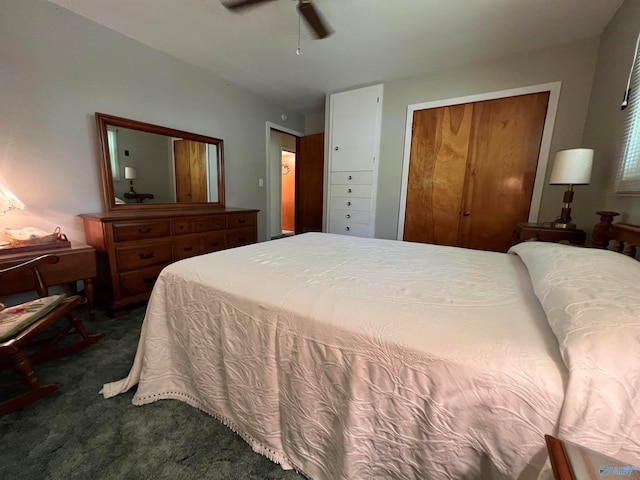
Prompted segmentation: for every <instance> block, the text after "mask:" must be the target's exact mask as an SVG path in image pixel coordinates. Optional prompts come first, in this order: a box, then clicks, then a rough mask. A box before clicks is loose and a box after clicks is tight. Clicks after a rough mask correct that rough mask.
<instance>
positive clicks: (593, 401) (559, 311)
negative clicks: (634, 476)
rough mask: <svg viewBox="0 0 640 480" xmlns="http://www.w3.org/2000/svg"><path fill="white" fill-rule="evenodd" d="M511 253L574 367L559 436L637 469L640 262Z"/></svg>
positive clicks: (530, 249)
mask: <svg viewBox="0 0 640 480" xmlns="http://www.w3.org/2000/svg"><path fill="white" fill-rule="evenodd" d="M511 252H512V253H515V254H517V255H519V256H520V257H521V258H522V260H523V261H524V262H525V264H526V265H527V267H528V271H529V274H530V276H531V280H532V282H533V286H534V290H535V292H536V295H537V296H538V298H539V299H540V302H541V304H542V306H543V308H544V310H545V312H546V314H547V318H548V321H549V324H550V325H551V327H552V329H553V331H554V333H555V334H556V337H557V338H558V342H559V345H560V351H561V352H562V356H563V359H564V362H565V364H566V365H567V367H568V368H569V372H570V376H569V382H568V385H567V388H566V393H565V403H564V407H563V409H562V414H561V417H560V422H559V429H558V435H559V436H560V437H562V438H563V439H565V440H570V441H573V442H575V443H578V444H581V445H584V446H587V447H589V448H591V449H593V450H595V451H597V452H600V453H604V454H607V455H610V456H614V457H616V458H619V459H620V460H623V461H628V462H630V463H631V464H632V465H640V262H638V261H637V260H634V259H632V258H629V257H625V256H624V255H620V254H618V253H614V252H610V251H606V250H595V249H582V248H576V247H570V246H566V245H552V244H548V243H540V242H537V243H529V244H520V245H516V246H514V247H512V249H511Z"/></svg>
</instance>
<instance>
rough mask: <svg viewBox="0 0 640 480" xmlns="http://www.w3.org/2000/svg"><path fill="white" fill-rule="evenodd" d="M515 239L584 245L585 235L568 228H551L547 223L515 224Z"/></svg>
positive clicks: (577, 230) (582, 231)
mask: <svg viewBox="0 0 640 480" xmlns="http://www.w3.org/2000/svg"><path fill="white" fill-rule="evenodd" d="M514 234H515V237H516V240H517V242H524V241H526V240H531V239H536V240H538V241H541V242H556V243H557V242H568V243H572V244H574V245H584V243H585V241H586V239H587V234H586V233H585V232H584V230H579V229H577V228H576V229H569V228H566V229H565V228H552V227H550V226H549V224H548V223H525V222H518V223H516V229H515V232H514Z"/></svg>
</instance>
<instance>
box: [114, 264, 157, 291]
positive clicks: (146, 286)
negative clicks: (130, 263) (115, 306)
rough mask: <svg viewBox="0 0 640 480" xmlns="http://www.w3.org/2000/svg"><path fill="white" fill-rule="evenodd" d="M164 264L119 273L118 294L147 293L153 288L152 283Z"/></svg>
mask: <svg viewBox="0 0 640 480" xmlns="http://www.w3.org/2000/svg"><path fill="white" fill-rule="evenodd" d="M165 266H166V265H155V266H153V267H147V268H143V269H141V270H135V271H133V272H127V273H121V274H120V295H121V296H124V297H128V296H132V295H138V294H140V293H147V292H150V291H151V290H153V285H154V284H155V283H156V279H157V278H158V275H160V272H161V271H162V269H163V268H164V267H165Z"/></svg>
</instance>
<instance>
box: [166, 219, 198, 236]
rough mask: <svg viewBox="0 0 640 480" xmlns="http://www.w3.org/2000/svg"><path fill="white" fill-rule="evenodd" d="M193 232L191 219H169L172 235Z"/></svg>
mask: <svg viewBox="0 0 640 480" xmlns="http://www.w3.org/2000/svg"><path fill="white" fill-rule="evenodd" d="M193 232H194V226H193V220H191V219H183V220H171V233H173V235H184V234H186V233H193Z"/></svg>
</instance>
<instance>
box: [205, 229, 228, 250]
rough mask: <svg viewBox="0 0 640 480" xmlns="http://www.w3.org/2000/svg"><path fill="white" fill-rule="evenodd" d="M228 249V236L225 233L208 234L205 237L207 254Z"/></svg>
mask: <svg viewBox="0 0 640 480" xmlns="http://www.w3.org/2000/svg"><path fill="white" fill-rule="evenodd" d="M225 248H227V236H226V234H225V233H224V232H213V233H207V234H205V236H204V251H205V253H210V252H217V251H218V250H224V249H225Z"/></svg>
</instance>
